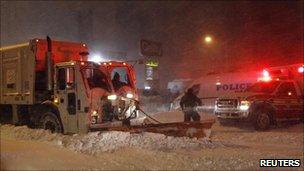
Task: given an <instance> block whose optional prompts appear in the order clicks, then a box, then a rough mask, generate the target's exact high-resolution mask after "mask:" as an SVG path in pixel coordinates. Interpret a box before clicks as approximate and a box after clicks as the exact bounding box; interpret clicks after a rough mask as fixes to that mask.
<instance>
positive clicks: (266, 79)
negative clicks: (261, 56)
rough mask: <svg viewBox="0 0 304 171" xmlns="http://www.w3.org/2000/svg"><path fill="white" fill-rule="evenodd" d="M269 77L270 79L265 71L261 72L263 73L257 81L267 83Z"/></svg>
mask: <svg viewBox="0 0 304 171" xmlns="http://www.w3.org/2000/svg"><path fill="white" fill-rule="evenodd" d="M271 80H272V79H271V77H270V74H269V72H268V71H267V70H263V73H262V77H260V78H258V81H265V82H268V81H271Z"/></svg>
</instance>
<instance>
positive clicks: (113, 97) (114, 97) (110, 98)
mask: <svg viewBox="0 0 304 171" xmlns="http://www.w3.org/2000/svg"><path fill="white" fill-rule="evenodd" d="M116 99H117V96H116V95H115V94H112V95H109V96H108V100H116Z"/></svg>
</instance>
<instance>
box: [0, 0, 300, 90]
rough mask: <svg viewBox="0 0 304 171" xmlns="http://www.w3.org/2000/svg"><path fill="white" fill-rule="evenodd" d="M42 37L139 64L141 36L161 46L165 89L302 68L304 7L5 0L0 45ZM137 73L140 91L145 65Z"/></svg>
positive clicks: (291, 3)
mask: <svg viewBox="0 0 304 171" xmlns="http://www.w3.org/2000/svg"><path fill="white" fill-rule="evenodd" d="M206 34H210V35H212V36H213V37H214V40H215V41H214V42H213V44H211V45H210V46H206V45H204V44H203V42H202V37H203V36H204V35H206ZM45 35H50V36H51V37H52V38H53V39H60V40H68V41H83V42H87V43H88V44H89V46H90V47H91V51H92V52H104V51H109V50H110V51H125V52H127V54H128V58H129V59H135V58H140V55H139V40H140V39H141V38H145V39H151V40H154V41H160V42H162V44H163V50H164V55H163V56H162V57H161V59H160V71H161V74H160V79H161V81H162V83H163V86H164V85H165V83H166V81H168V80H172V79H174V78H182V77H184V78H187V77H197V76H199V75H200V74H204V73H207V72H211V71H219V70H220V71H223V72H224V71H229V70H232V69H236V68H246V69H247V70H248V69H250V68H262V67H266V66H270V65H271V66H275V65H284V64H290V63H295V62H303V1H268V2H265V1H252V2H251V1H230V2H228V1H193V2H188V1H169V2H157V1H149V2H147V1H145V2H139V1H134V2H127V1H115V2H105V1H100V2H97V1H87V2H82V1H73V2H68V1H55V2H47V1H41V2H37V1H35V2H34V1H33V2H31V1H19V2H16V1H15V2H14V1H13V2H6V1H1V46H3V45H9V44H14V43H20V42H25V41H27V40H29V39H31V38H34V37H45ZM137 71H138V73H139V74H138V77H139V84H140V86H142V81H143V73H142V72H143V67H142V66H137Z"/></svg>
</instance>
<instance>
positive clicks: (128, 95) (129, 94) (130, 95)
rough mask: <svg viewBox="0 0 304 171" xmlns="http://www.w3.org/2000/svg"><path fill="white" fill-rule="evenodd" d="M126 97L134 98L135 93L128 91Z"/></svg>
mask: <svg viewBox="0 0 304 171" xmlns="http://www.w3.org/2000/svg"><path fill="white" fill-rule="evenodd" d="M126 97H127V98H129V99H132V98H133V97H134V95H133V94H131V93H127V95H126Z"/></svg>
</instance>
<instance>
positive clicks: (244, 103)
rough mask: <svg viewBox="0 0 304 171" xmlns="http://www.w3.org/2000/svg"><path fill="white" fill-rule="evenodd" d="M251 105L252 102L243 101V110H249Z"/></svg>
mask: <svg viewBox="0 0 304 171" xmlns="http://www.w3.org/2000/svg"><path fill="white" fill-rule="evenodd" d="M249 106H250V102H249V101H247V100H243V101H241V105H240V109H241V110H248V109H249Z"/></svg>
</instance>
